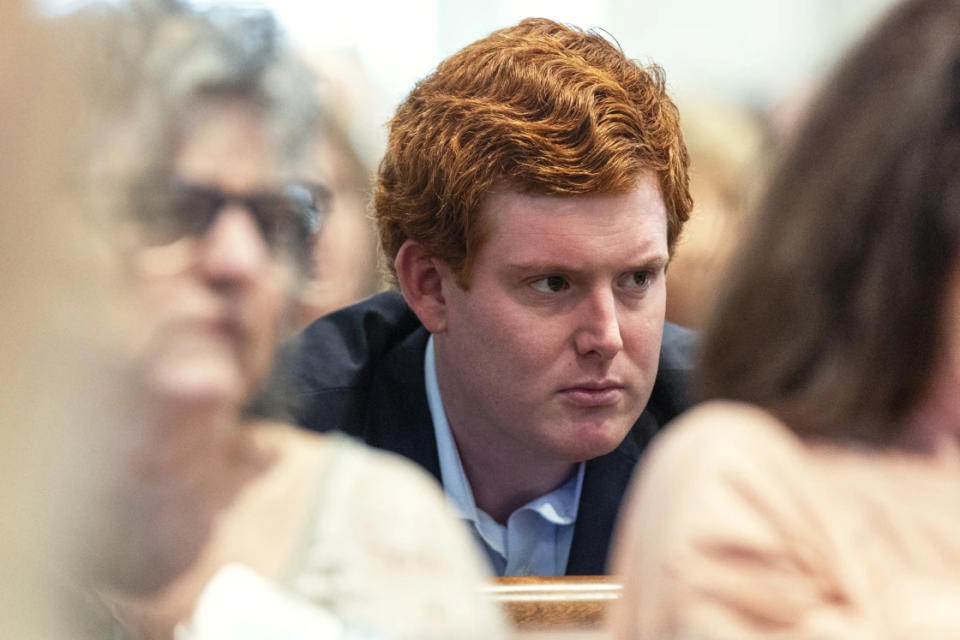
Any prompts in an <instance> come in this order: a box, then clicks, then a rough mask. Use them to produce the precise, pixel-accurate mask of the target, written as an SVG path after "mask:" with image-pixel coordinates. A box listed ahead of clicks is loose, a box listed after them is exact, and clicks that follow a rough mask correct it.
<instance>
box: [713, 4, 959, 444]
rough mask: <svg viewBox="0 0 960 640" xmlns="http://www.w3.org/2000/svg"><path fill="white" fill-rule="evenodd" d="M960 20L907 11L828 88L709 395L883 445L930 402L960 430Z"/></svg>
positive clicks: (727, 308)
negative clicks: (949, 414)
mask: <svg viewBox="0 0 960 640" xmlns="http://www.w3.org/2000/svg"><path fill="white" fill-rule="evenodd" d="M958 24H960V2H957V1H956V0H915V1H910V2H903V3H901V4H900V5H898V6H897V7H895V9H894V10H893V11H892V13H891V14H890V15H889V16H888V17H887V19H886V20H884V21H883V22H882V23H881V24H880V25H879V26H878V27H877V28H876V30H875V31H874V32H873V33H872V34H871V35H870V36H869V37H867V38H866V39H865V40H864V41H863V42H862V44H861V45H860V46H859V47H858V48H857V49H855V50H854V51H853V52H852V53H851V54H850V55H849V56H848V58H847V59H846V60H845V62H844V63H843V64H842V65H841V66H840V68H839V70H838V72H837V73H836V75H835V76H834V77H833V78H832V79H831V80H830V81H829V82H828V84H827V85H826V86H825V87H824V90H823V92H822V94H821V96H820V98H819V99H818V101H817V102H815V103H814V105H813V107H812V109H811V111H810V115H809V118H808V120H807V122H806V124H805V125H804V126H803V127H802V128H801V129H800V130H799V131H798V135H797V136H796V139H795V142H794V144H793V146H792V147H791V148H790V150H789V151H788V152H787V153H786V155H785V156H784V157H783V158H782V161H781V162H780V165H779V168H778V170H777V171H776V173H775V175H774V177H773V180H772V183H771V185H770V187H769V190H768V192H767V194H766V197H765V199H764V200H763V202H762V203H761V206H760V210H759V215H758V217H757V219H756V221H755V225H754V228H753V229H752V230H751V231H750V232H749V233H748V235H747V237H746V238H745V240H744V242H743V244H742V245H741V247H740V255H739V257H738V258H737V259H736V260H735V263H734V265H733V268H732V271H731V273H730V275H729V276H728V278H727V282H728V284H727V286H726V287H725V289H724V291H722V292H721V294H720V295H719V303H718V305H717V308H716V310H715V313H714V316H713V318H712V321H711V322H710V325H709V328H708V330H707V334H706V337H705V344H704V347H703V363H702V383H703V392H704V395H705V396H706V397H722V398H732V399H737V400H743V401H747V402H751V403H754V404H758V405H761V406H763V407H765V408H767V409H769V410H771V411H773V412H774V413H776V414H778V415H779V416H780V417H781V418H782V419H784V420H785V422H786V423H787V424H790V425H792V426H793V427H794V428H795V429H796V430H798V431H799V432H801V433H803V434H807V435H812V436H822V437H828V438H837V439H843V440H855V441H860V442H869V443H874V444H886V443H890V442H892V441H895V440H897V438H898V437H900V436H901V431H902V429H903V425H904V422H905V421H909V419H910V418H911V416H914V415H915V414H916V413H917V412H918V411H923V410H924V408H925V407H930V406H933V405H936V406H938V407H939V408H940V409H943V410H946V411H949V412H953V414H954V415H953V417H954V418H956V419H957V420H956V421H957V422H960V408H958V407H957V403H956V398H960V393H957V389H958V388H960V386H958V385H960V29H957V25H958ZM951 386H952V391H950V390H949V389H950V388H951ZM945 390H946V391H945ZM950 397H952V398H954V400H952V401H951V400H950V399H949V398H950ZM931 403H932V404H931ZM947 405H952V406H947Z"/></svg>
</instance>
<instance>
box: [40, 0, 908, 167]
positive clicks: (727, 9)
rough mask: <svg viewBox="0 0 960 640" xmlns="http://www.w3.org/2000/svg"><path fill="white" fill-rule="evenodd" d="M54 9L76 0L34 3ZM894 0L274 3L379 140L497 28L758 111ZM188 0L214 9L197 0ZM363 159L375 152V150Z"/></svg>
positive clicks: (683, 95)
mask: <svg viewBox="0 0 960 640" xmlns="http://www.w3.org/2000/svg"><path fill="white" fill-rule="evenodd" d="M36 1H37V3H38V4H39V5H40V6H42V7H44V8H45V9H47V10H51V11H62V10H65V9H69V8H71V7H75V6H78V5H81V4H88V2H86V1H85V0H36ZM893 1H894V0H725V1H724V2H716V1H715V0H670V1H664V0H592V1H584V0H482V1H481V0H404V1H403V2H395V1H389V0H348V1H346V2H323V1H320V2H314V1H305V0H271V1H264V2H251V1H249V0H247V1H244V2H241V3H234V4H243V5H247V6H268V7H270V8H272V9H273V10H274V11H275V12H276V14H277V16H278V17H279V18H280V20H281V22H282V23H283V24H284V25H285V27H286V28H287V30H288V32H289V34H290V36H291V38H292V39H293V41H294V43H295V44H296V45H297V46H298V48H300V49H302V50H303V51H304V52H305V53H306V54H307V55H311V56H323V57H324V58H326V59H328V60H329V59H332V58H336V59H338V60H339V61H340V62H339V63H338V64H340V65H341V66H343V65H350V66H351V70H350V72H351V73H352V74H362V77H359V76H358V77H356V78H355V79H356V81H357V82H358V85H362V86H363V89H362V90H360V91H358V93H359V95H358V96H357V97H356V98H355V100H357V101H358V102H359V103H360V104H357V105H354V108H355V109H359V110H362V111H363V112H365V113H364V115H365V116H366V117H367V118H368V120H367V121H368V123H369V125H368V126H372V127H373V128H374V130H373V131H368V132H366V136H368V137H367V138H366V139H365V140H364V146H367V145H371V146H373V147H376V145H378V144H381V142H382V139H383V127H382V125H383V123H384V122H385V121H386V120H387V119H388V118H389V116H390V114H391V112H392V111H393V109H394V107H395V105H396V104H397V103H398V102H399V101H400V100H401V99H402V98H403V96H404V95H405V94H406V92H407V91H409V89H410V87H411V86H412V85H413V83H414V82H415V81H416V80H417V79H418V78H421V77H422V76H424V75H426V74H427V73H428V72H429V71H430V70H431V69H432V68H433V67H434V66H435V65H436V64H437V62H438V61H440V60H441V59H443V58H444V57H446V56H447V55H449V54H451V53H453V52H454V51H456V50H458V49H459V48H461V47H462V46H464V45H466V44H468V43H469V42H472V41H473V40H476V39H477V38H480V37H482V36H484V35H486V34H487V33H489V32H490V31H493V30H494V29H497V28H500V27H503V26H506V25H509V24H512V23H515V22H518V21H519V20H520V19H522V18H524V17H528V16H543V17H548V18H553V19H555V20H558V21H562V22H568V23H572V24H575V25H578V26H580V27H583V28H599V29H603V30H605V31H607V32H608V33H609V34H611V35H612V36H613V37H614V38H615V39H616V40H617V41H618V42H619V43H620V45H621V46H622V48H623V50H624V51H625V52H626V53H627V55H629V56H630V57H633V58H637V59H639V60H642V61H655V62H657V63H658V64H660V65H661V66H663V67H664V68H665V69H666V71H667V79H668V82H669V84H670V87H671V89H672V91H673V93H674V95H676V96H677V97H678V98H680V99H681V100H687V99H690V98H691V97H693V98H696V97H699V96H701V95H711V96H713V95H718V94H719V95H724V96H728V97H729V98H731V99H732V100H734V101H735V102H737V103H740V104H743V105H745V106H747V107H749V108H751V109H756V110H759V111H766V110H768V109H769V108H770V107H771V106H774V105H776V104H777V103H778V102H779V101H781V100H782V99H783V98H784V96H788V95H790V94H791V92H793V91H794V90H796V88H798V87H803V86H806V85H808V84H809V83H810V82H811V81H814V80H815V79H816V78H817V77H818V76H819V75H820V74H821V73H822V72H824V71H825V70H826V69H828V68H829V66H830V64H831V63H832V62H833V61H834V60H835V58H836V56H837V55H838V53H839V52H840V51H841V50H842V49H843V48H844V46H845V45H847V44H849V42H850V41H851V40H853V39H854V38H856V37H857V36H858V35H859V34H861V33H862V32H863V30H864V29H865V28H866V27H867V25H868V24H869V23H870V22H871V21H872V20H873V19H875V17H876V16H877V15H878V14H880V13H881V12H882V11H883V9H885V8H886V7H888V6H889V5H890V4H892V2H893ZM194 4H196V5H198V6H208V5H212V4H218V2H211V1H210V0H197V1H196V2H194ZM364 152H365V155H366V154H368V153H369V154H371V155H377V151H376V150H375V149H374V148H370V149H364Z"/></svg>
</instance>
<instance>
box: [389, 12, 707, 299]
mask: <svg viewBox="0 0 960 640" xmlns="http://www.w3.org/2000/svg"><path fill="white" fill-rule="evenodd" d="M688 166H689V158H688V156H687V150H686V147H685V146H684V143H683V136H682V134H681V132H680V123H679V115H678V113H677V108H676V106H675V105H674V103H673V102H672V101H671V99H670V97H669V96H668V95H667V92H666V89H665V83H664V77H663V72H662V70H661V69H660V68H659V67H657V66H655V65H651V66H640V65H639V64H637V63H636V62H634V61H632V60H628V59H627V58H626V56H625V55H624V54H623V52H622V51H621V50H620V49H619V48H617V47H615V46H614V45H613V44H611V43H610V42H609V41H608V40H607V39H605V38H604V37H603V36H601V35H598V34H596V33H592V32H585V31H582V30H580V29H577V28H575V27H570V26H565V25H561V24H558V23H556V22H553V21H550V20H546V19H540V18H530V19H527V20H524V21H523V22H521V23H519V24H518V25H516V26H513V27H509V28H506V29H501V30H499V31H495V32H493V33H492V34H490V35H489V36H487V37H486V38H483V39H482V40H478V41H477V42H474V43H473V44H471V45H469V46H467V47H465V48H464V49H462V50H460V51H459V52H458V53H455V54H454V55H452V56H451V57H449V58H447V59H446V60H445V61H444V62H442V63H441V64H440V65H439V66H438V67H437V69H436V71H434V72H433V73H432V74H431V75H429V76H427V77H426V78H424V79H423V80H421V81H420V82H419V83H417V85H416V86H415V87H414V89H413V91H412V92H411V93H410V95H409V96H408V97H407V99H406V100H405V101H404V102H403V103H402V104H401V105H400V107H399V108H398V109H397V112H396V114H395V116H394V117H393V119H392V120H391V122H390V135H389V142H388V147H387V152H386V155H385V156H384V158H383V161H382V162H381V164H380V170H379V175H378V180H377V190H376V195H375V199H374V206H375V211H376V218H377V223H378V226H379V230H380V239H381V244H382V247H383V251H384V253H385V255H386V256H387V257H388V258H390V262H391V267H390V268H391V271H392V270H393V265H392V261H393V259H394V258H395V257H396V255H397V252H398V251H399V249H400V246H401V245H402V244H403V243H404V241H406V240H407V239H412V240H415V241H416V242H419V243H420V244H421V245H423V246H424V248H425V249H426V251H427V252H428V253H429V254H430V255H432V256H434V257H437V258H439V259H441V260H443V261H445V262H446V263H447V264H448V265H449V266H450V267H451V269H453V271H454V273H455V274H456V276H457V281H458V283H459V284H460V286H462V287H464V288H466V287H467V286H468V285H469V280H470V271H471V267H472V263H473V259H474V257H475V256H476V252H477V251H478V250H479V248H480V247H481V246H482V244H483V242H484V241H485V239H486V237H487V233H488V229H487V228H486V226H485V225H484V222H483V220H482V219H481V216H480V215H479V213H480V210H481V207H482V205H483V202H484V199H485V198H486V196H487V195H488V194H490V193H491V191H493V190H494V189H495V188H497V187H501V186H509V187H511V188H514V189H517V190H519V191H522V192H530V193H539V194H546V195H560V196H566V195H578V194H588V193H626V192H628V191H630V190H631V189H633V188H634V186H635V185H636V182H637V180H638V178H639V177H640V175H641V174H643V173H644V172H647V171H653V172H654V173H655V174H656V175H657V176H658V178H659V182H660V188H661V191H662V195H663V199H664V203H665V204H666V208H667V238H668V243H669V246H670V248H671V250H672V248H673V246H674V244H675V243H676V240H677V238H678V236H679V235H680V231H681V229H682V227H683V224H684V222H686V220H687V218H688V217H689V213H690V208H691V207H692V204H693V202H692V200H691V198H690V191H689V186H688V177H687V168H688ZM391 275H392V276H393V277H394V279H395V278H396V274H395V273H392V274H391Z"/></svg>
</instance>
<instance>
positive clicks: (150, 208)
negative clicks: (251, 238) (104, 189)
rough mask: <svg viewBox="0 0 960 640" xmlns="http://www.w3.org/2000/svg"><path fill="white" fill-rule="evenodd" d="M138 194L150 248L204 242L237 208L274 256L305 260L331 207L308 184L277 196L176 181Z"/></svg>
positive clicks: (323, 193)
mask: <svg viewBox="0 0 960 640" xmlns="http://www.w3.org/2000/svg"><path fill="white" fill-rule="evenodd" d="M134 191H135V192H134V198H133V202H132V206H133V209H134V211H133V213H134V216H135V217H136V219H137V221H138V222H139V224H140V227H141V229H142V230H143V236H144V237H143V240H144V242H146V243H147V244H150V245H161V244H169V243H171V242H174V241H176V240H179V239H180V238H183V237H187V236H201V235H203V234H204V233H206V232H207V230H208V229H209V228H210V226H211V225H212V224H213V222H214V220H216V218H217V216H218V215H219V214H220V212H221V211H223V209H224V207H226V206H227V205H228V204H236V205H240V206H242V207H243V208H244V209H246V210H247V211H249V212H250V214H251V215H252V216H253V219H254V221H255V222H256V224H257V228H258V229H259V231H260V235H261V236H262V237H263V239H264V241H265V242H266V243H267V245H268V246H269V247H270V248H271V250H272V251H274V252H275V253H281V252H287V253H290V254H293V255H294V256H295V257H296V258H298V259H299V258H301V257H303V258H304V259H307V260H309V257H308V256H309V252H310V246H311V241H312V238H313V236H314V235H315V234H316V232H317V231H319V230H320V227H321V226H322V224H323V220H324V218H325V217H326V214H327V213H328V211H329V207H330V192H329V191H328V190H327V189H326V188H324V187H322V186H320V185H315V184H306V183H295V184H290V185H287V186H285V187H283V188H281V189H278V190H277V191H263V192H259V193H247V194H239V193H227V192H225V191H222V190H220V189H218V188H216V187H210V186H205V185H199V184H193V183H190V182H188V181H185V180H182V179H177V178H174V179H172V180H171V179H166V180H163V179H155V180H147V181H144V182H143V183H141V184H140V186H139V188H137V189H135V190H134ZM302 254H307V255H302Z"/></svg>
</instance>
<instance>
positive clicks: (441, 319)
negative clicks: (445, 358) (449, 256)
mask: <svg viewBox="0 0 960 640" xmlns="http://www.w3.org/2000/svg"><path fill="white" fill-rule="evenodd" d="M393 266H394V269H396V271H397V281H398V282H399V284H400V291H401V292H403V297H404V298H406V300H407V304H409V305H410V308H411V309H413V312H414V313H415V314H417V317H418V318H420V322H421V323H423V326H424V327H426V329H427V331H429V332H430V333H442V332H443V331H444V330H445V329H446V328H447V303H446V300H445V299H444V297H443V275H444V274H443V271H444V269H445V267H446V265H445V264H444V263H443V262H442V261H440V260H438V259H437V258H433V257H431V256H429V255H427V253H426V251H425V250H424V248H423V245H421V244H420V243H419V242H415V241H413V240H407V241H406V242H404V243H403V245H402V246H401V247H400V250H399V251H398V252H397V257H396V258H395V259H394V261H393Z"/></svg>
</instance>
